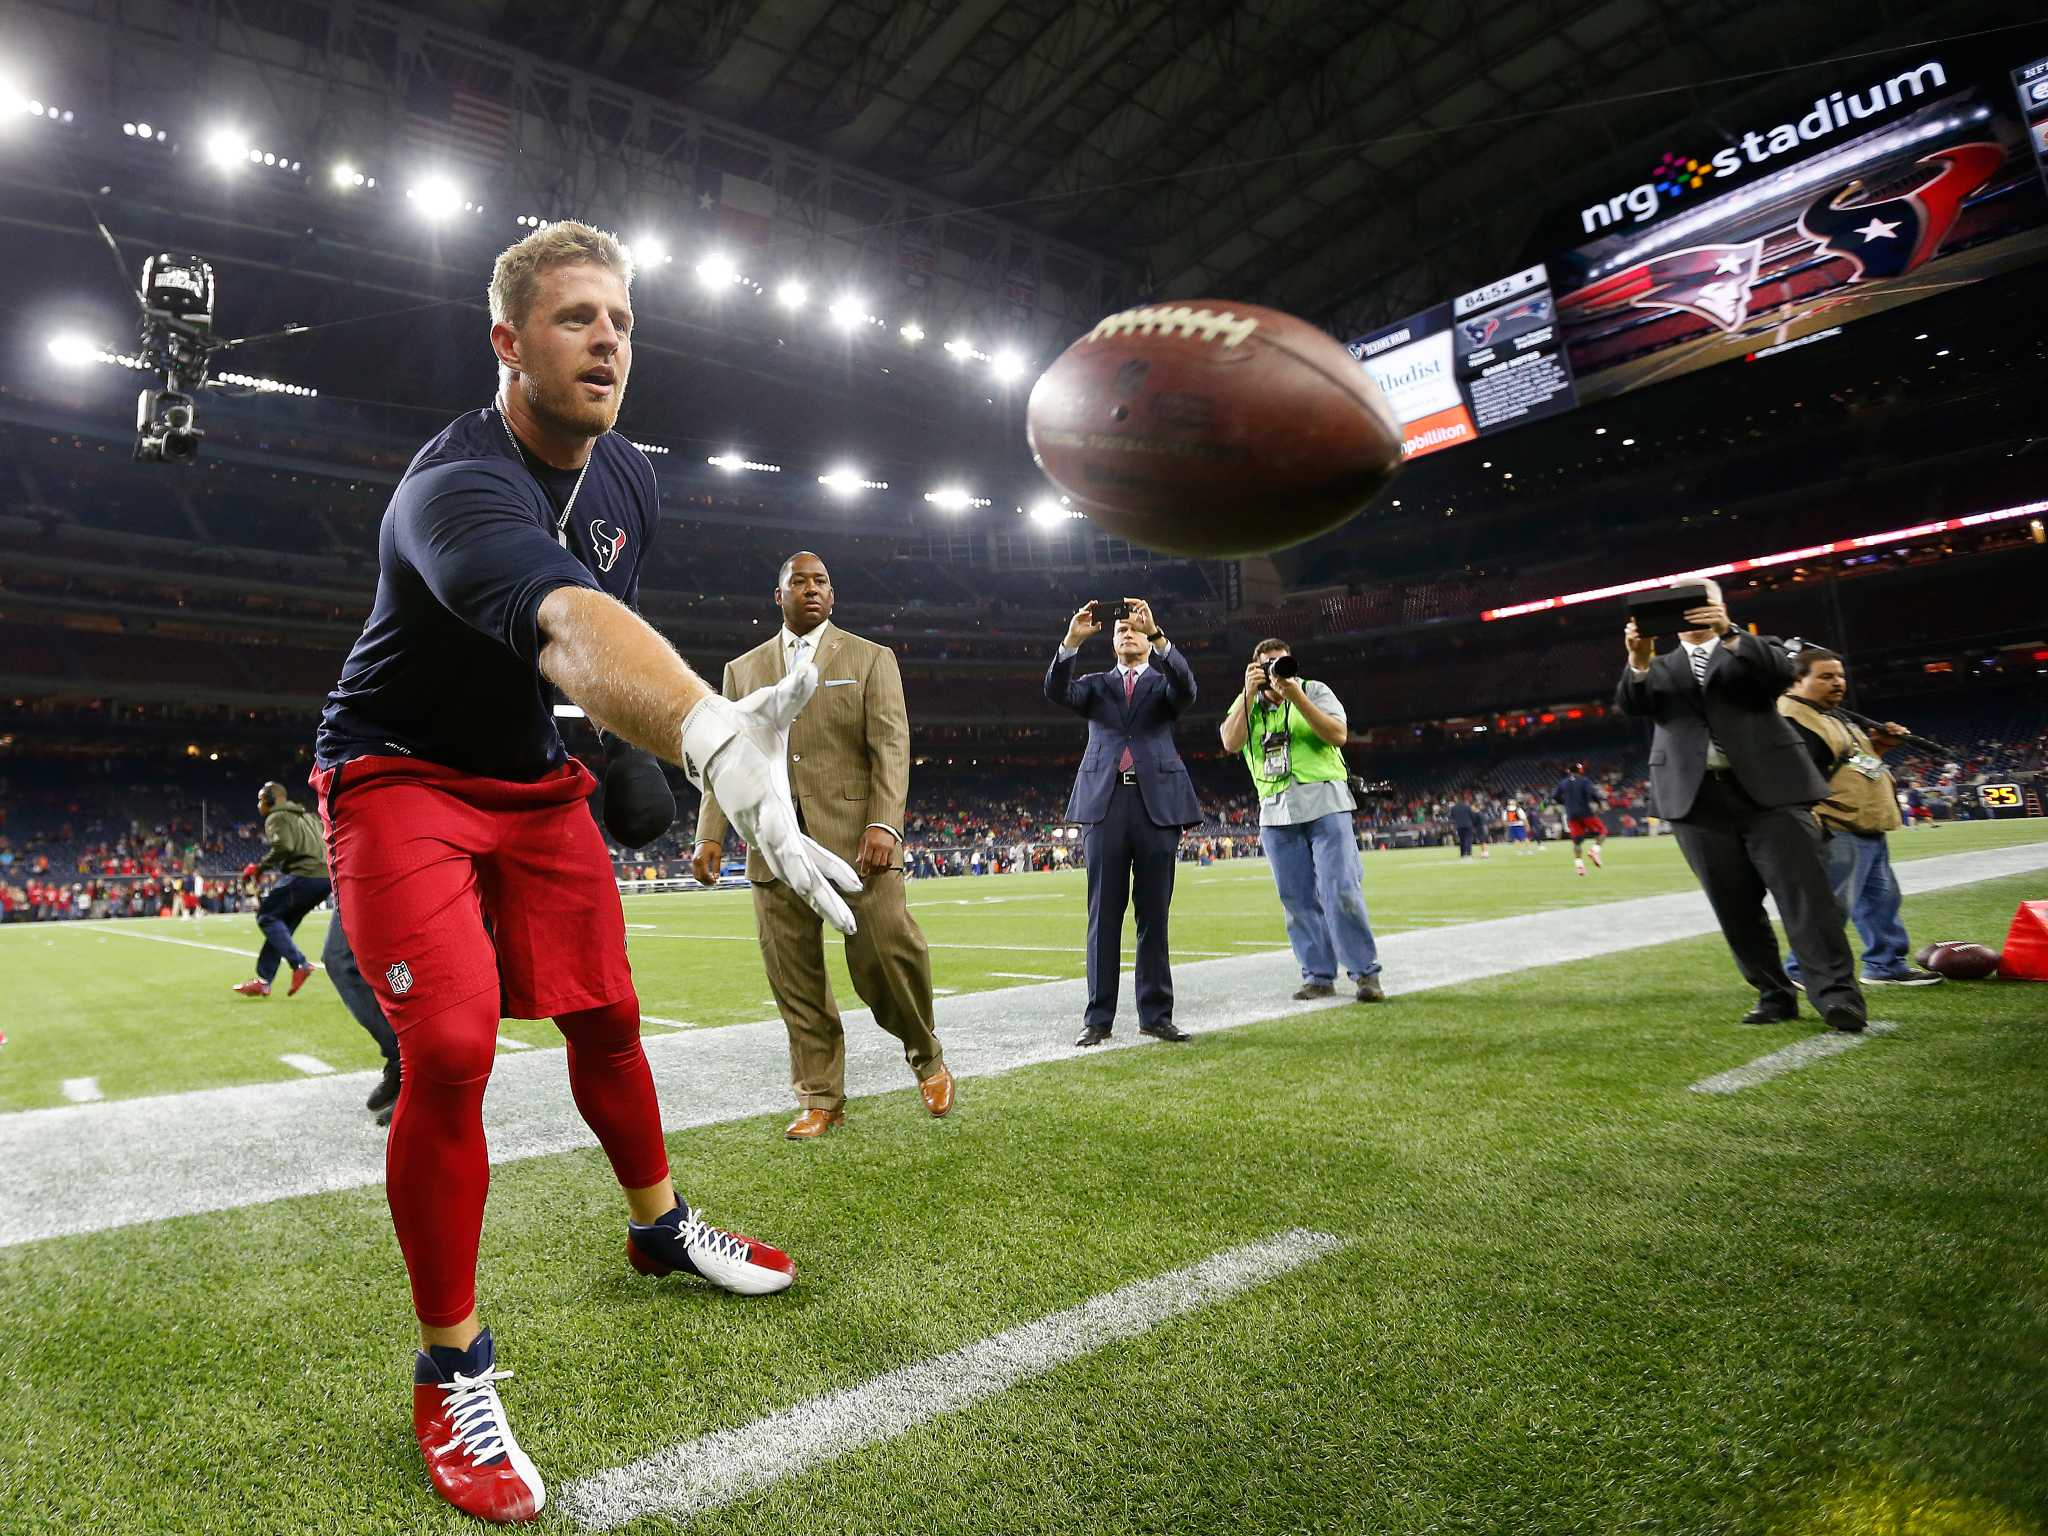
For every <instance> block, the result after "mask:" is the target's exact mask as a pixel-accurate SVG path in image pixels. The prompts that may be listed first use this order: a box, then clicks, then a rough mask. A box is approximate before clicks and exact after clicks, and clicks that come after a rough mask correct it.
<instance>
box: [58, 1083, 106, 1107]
mask: <svg viewBox="0 0 2048 1536" xmlns="http://www.w3.org/2000/svg"><path fill="white" fill-rule="evenodd" d="M64 1097H65V1098H67V1099H69V1100H70V1101H71V1102H72V1103H74V1104H91V1103H93V1102H94V1101H95V1100H97V1099H98V1098H99V1097H100V1080H99V1079H98V1078H96V1077H67V1078H65V1079H64Z"/></svg>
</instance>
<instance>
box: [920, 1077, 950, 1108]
mask: <svg viewBox="0 0 2048 1536" xmlns="http://www.w3.org/2000/svg"><path fill="white" fill-rule="evenodd" d="M917 1091H918V1092H919V1093H921V1094H923V1095H924V1107H925V1108H926V1109H928V1110H930V1111H931V1112H932V1114H933V1116H934V1117H937V1116H939V1115H943V1114H944V1113H945V1112H946V1111H947V1110H949V1109H951V1108H952V1107H953V1074H952V1073H951V1072H949V1071H947V1070H946V1069H945V1068H944V1067H941V1068H939V1070H938V1071H936V1072H934V1073H933V1074H932V1075H931V1076H930V1077H928V1078H926V1079H925V1080H924V1081H923V1082H921V1083H919V1084H918V1085H917Z"/></svg>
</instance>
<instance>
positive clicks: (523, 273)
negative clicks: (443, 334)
mask: <svg viewBox="0 0 2048 1536" xmlns="http://www.w3.org/2000/svg"><path fill="white" fill-rule="evenodd" d="M579 261H587V262H591V263H593V264H594V265H596V266H600V267H606V268H609V269H610V270H611V271H613V272H616V273H617V274H618V277H619V281H620V282H622V283H624V284H625V285H626V286H627V287H628V288H631V287H632V286H633V258H632V257H631V256H630V255H628V254H627V252H626V248H625V246H623V245H621V244H620V243H619V239H618V237H617V236H616V235H612V234H609V233H607V232H606V231H604V230H602V229H596V228H593V227H592V226H591V225H588V224H579V223H578V222H577V221H576V220H574V219H558V220H556V221H555V222H554V223H552V224H543V225H542V226H541V227H540V228H539V229H536V230H535V231H534V232H533V233H532V234H530V235H528V236H527V237H526V238H525V239H524V240H521V241H520V242H519V243H518V244H517V245H509V246H507V247H506V248H505V249H504V250H503V251H501V252H499V253H498V259H497V261H496V262H494V263H493V264H492V266H491V286H490V290H489V292H490V298H491V324H493V325H513V326H517V325H524V324H525V323H526V312H527V311H528V310H529V309H531V308H533V296H534V293H535V292H536V291H537V290H538V289H539V287H540V276H541V274H542V273H543V272H546V271H548V270H550V269H551V268H554V267H566V266H571V265H573V264H575V263H576V262H579Z"/></svg>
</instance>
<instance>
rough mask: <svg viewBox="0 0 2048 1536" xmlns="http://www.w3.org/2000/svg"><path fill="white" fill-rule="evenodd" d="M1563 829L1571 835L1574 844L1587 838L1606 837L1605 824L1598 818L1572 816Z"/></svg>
mask: <svg viewBox="0 0 2048 1536" xmlns="http://www.w3.org/2000/svg"><path fill="white" fill-rule="evenodd" d="M1564 829H1565V831H1567V832H1569V833H1570V834H1571V839H1572V841H1573V842H1575V843H1576V842H1580V841H1583V840H1584V839H1586V838H1589V837H1595V838H1598V837H1605V836H1606V835H1607V823H1606V822H1604V821H1602V820H1601V819H1600V818H1599V817H1598V816H1574V817H1573V818H1572V819H1571V820H1570V821H1568V822H1566V823H1565V824H1564Z"/></svg>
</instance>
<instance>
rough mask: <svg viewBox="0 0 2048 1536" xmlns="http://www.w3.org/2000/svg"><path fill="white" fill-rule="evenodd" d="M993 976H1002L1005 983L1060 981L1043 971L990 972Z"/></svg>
mask: <svg viewBox="0 0 2048 1536" xmlns="http://www.w3.org/2000/svg"><path fill="white" fill-rule="evenodd" d="M989 975H991V976H1000V977H1002V978H1003V980H1005V981H1059V980H1061V979H1062V978H1061V977H1058V976H1048V975H1046V974H1045V973H1044V972H1043V971H990V972H989Z"/></svg>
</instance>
